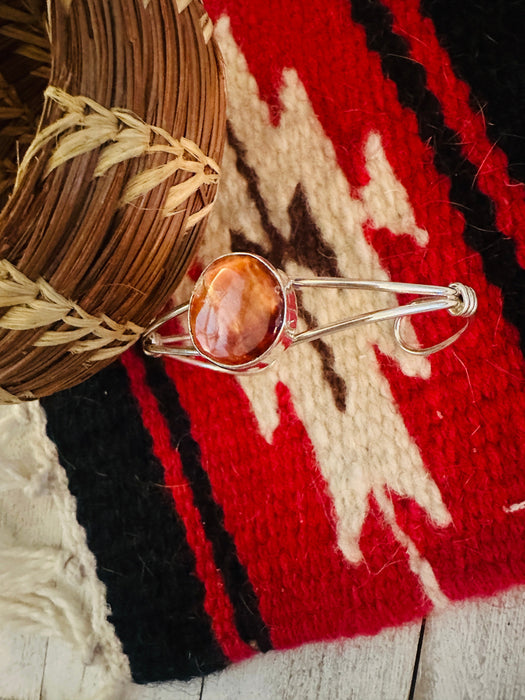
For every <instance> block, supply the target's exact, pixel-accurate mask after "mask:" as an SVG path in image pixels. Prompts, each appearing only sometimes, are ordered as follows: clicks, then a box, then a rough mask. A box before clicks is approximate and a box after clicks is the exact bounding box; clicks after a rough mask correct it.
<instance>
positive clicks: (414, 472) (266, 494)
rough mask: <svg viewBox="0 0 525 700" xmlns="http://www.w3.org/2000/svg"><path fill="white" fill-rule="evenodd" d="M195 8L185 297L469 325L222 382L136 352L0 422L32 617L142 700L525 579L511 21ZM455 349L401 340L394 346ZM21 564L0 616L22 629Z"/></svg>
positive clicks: (314, 355) (414, 13)
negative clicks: (212, 274)
mask: <svg viewBox="0 0 525 700" xmlns="http://www.w3.org/2000/svg"><path fill="white" fill-rule="evenodd" d="M152 1H153V0H152ZM207 10H208V12H209V13H210V15H211V16H212V19H213V20H214V22H215V25H216V30H215V31H216V36H217V38H218V41H219V44H220V47H221V49H222V52H223V55H224V59H225V62H226V67H227V76H228V98H229V107H228V109H229V113H228V120H229V121H228V141H227V147H226V153H225V159H224V164H223V177H222V183H221V189H220V195H219V198H218V201H217V204H216V207H215V209H214V212H213V214H212V216H211V218H210V221H209V225H208V228H207V233H206V238H205V240H204V243H203V246H202V248H201V249H200V250H199V252H198V257H197V260H196V262H195V264H194V266H193V268H192V269H191V270H190V274H189V275H188V279H187V280H186V281H185V282H184V284H183V285H182V288H181V289H180V293H179V294H178V295H177V296H178V299H177V301H181V300H185V299H186V298H187V297H188V294H189V291H190V289H191V285H192V283H193V280H195V279H196V276H197V275H198V274H199V271H200V270H201V269H202V267H203V265H205V264H206V263H208V262H209V261H211V260H212V259H213V258H214V257H216V256H218V255H221V254H223V253H226V252H228V251H230V250H235V251H251V252H255V253H258V254H260V255H263V256H264V257H265V258H267V259H268V260H269V261H270V262H271V263H273V264H274V265H275V266H276V267H279V268H281V269H284V270H285V271H286V272H287V273H288V275H290V276H292V277H294V276H302V277H315V276H344V277H352V278H363V279H382V280H387V279H392V280H397V281H406V282H420V283H426V284H449V283H451V282H454V281H461V282H464V283H466V284H469V285H471V286H472V287H473V288H474V289H475V290H476V292H477V294H478V299H479V310H478V313H477V315H476V316H475V319H474V321H473V322H472V323H471V326H470V328H469V329H468V331H467V333H465V334H464V335H463V336H462V337H461V339H460V340H459V341H458V342H457V343H456V344H455V345H454V346H452V347H451V348H448V349H446V350H444V351H442V352H440V353H438V354H436V355H433V356H432V357H430V358H428V359H427V358H421V357H415V356H410V355H408V354H406V353H404V352H403V351H402V350H400V349H399V348H398V347H397V345H396V344H395V342H394V337H393V332H392V327H391V325H389V324H382V325H369V326H366V327H364V328H362V329H358V330H356V331H352V332H346V333H342V334H339V335H335V336H332V337H329V338H326V339H323V340H322V341H317V342H315V343H312V344H306V345H301V346H299V347H297V348H292V349H291V350H289V351H288V352H287V353H285V354H283V356H282V357H281V358H280V360H279V362H278V364H277V365H276V366H275V368H272V369H270V370H268V371H267V372H266V373H263V374H261V375H256V376H251V377H250V376H249V377H243V378H242V379H237V378H234V377H231V376H228V375H223V374H218V373H214V372H211V371H209V370H205V369H198V368H192V367H190V366H187V365H183V364H180V363H177V362H176V361H173V360H169V359H167V360H166V361H161V360H156V359H151V358H146V357H145V356H144V355H142V354H141V352H140V351H139V350H134V351H130V352H128V353H127V354H126V355H125V356H123V357H122V360H121V361H119V362H116V363H115V364H114V365H112V366H111V367H109V368H108V369H107V370H105V371H103V372H101V373H100V374H98V375H97V376H95V377H93V378H92V379H91V380H89V381H88V382H86V383H85V384H82V385H81V386H78V387H76V388H74V389H71V390H69V391H66V392H63V393H62V394H59V395H56V396H53V397H51V398H48V399H45V400H43V401H42V402H41V407H38V406H37V405H34V404H33V405H28V406H23V407H15V408H9V409H5V412H4V413H3V414H2V416H1V419H2V420H3V421H4V430H3V436H4V437H3V438H2V440H3V443H5V444H3V447H2V450H3V453H4V455H5V459H4V462H5V463H4V465H3V467H4V477H3V482H4V487H5V489H20V490H21V492H23V493H24V494H25V496H24V497H26V498H28V499H30V500H31V502H34V500H35V499H38V498H39V497H52V498H53V499H54V501H53V503H54V511H53V512H54V516H53V517H58V516H57V513H58V514H59V515H60V518H62V525H63V527H64V530H63V532H66V533H67V536H66V535H64V534H62V535H60V536H57V537H56V538H55V540H54V541H53V542H51V543H49V545H48V546H47V548H46V549H45V557H47V559H45V560H46V561H49V566H48V569H46V568H45V567H43V565H41V566H40V568H39V571H40V572H43V571H46V572H47V571H49V573H46V575H44V574H43V573H41V576H42V587H41V589H42V590H43V587H44V580H45V582H47V583H46V585H48V584H49V585H48V588H46V591H47V593H46V594H45V595H46V596H47V597H46V601H47V602H48V605H49V607H48V608H47V609H46V610H47V612H46V614H45V616H44V613H43V612H41V613H40V618H44V620H43V624H45V626H46V628H47V630H48V631H56V630H57V628H60V632H61V633H62V634H63V636H66V637H67V638H69V639H70V641H71V642H72V643H73V644H76V645H77V646H80V647H82V648H83V649H84V652H85V655H86V658H89V657H90V655H91V656H92V657H93V655H95V656H96V655H97V654H99V655H103V656H104V658H105V659H106V661H107V663H108V664H109V665H111V664H113V667H114V668H120V669H122V668H125V667H126V665H127V664H129V668H130V670H131V674H132V676H133V678H134V679H135V680H136V681H138V682H149V681H157V680H166V679H174V678H179V679H184V678H190V677H192V676H194V675H201V674H207V673H209V672H212V671H215V670H217V669H221V668H223V667H225V666H226V665H228V664H229V663H231V662H235V661H238V660H241V659H245V658H247V657H249V656H251V655H253V654H256V653H258V652H265V651H267V650H269V649H284V648H290V647H294V646H297V645H300V644H303V643H306V642H311V641H315V640H329V639H336V638H339V637H350V636H354V635H362V634H374V633H376V632H378V631H379V630H381V629H382V628H384V627H385V626H396V625H401V624H402V623H404V622H406V621H409V620H415V619H418V618H422V617H424V616H426V615H428V614H429V613H431V612H432V611H433V610H436V609H442V608H443V607H445V606H449V605H452V603H453V602H454V601H458V600H461V599H465V598H467V597H471V596H479V595H490V594H493V593H495V592H496V591H499V590H501V589H504V588H506V587H509V586H511V585H513V584H519V583H524V582H525V556H524V554H525V547H524V542H525V470H524V469H523V458H522V454H523V450H524V437H525V424H524V418H523V416H524V415H525V393H524V391H523V388H524V377H525V372H524V370H525V363H524V356H523V351H524V349H525V303H524V302H525V273H524V266H525V238H524V231H525V227H524V224H525V199H524V193H525V188H524V186H523V185H522V184H521V182H523V181H525V166H524V163H525V130H524V125H523V120H522V115H523V108H524V105H525V90H524V87H525V86H524V84H523V83H524V76H523V71H522V70H519V69H518V67H519V64H520V63H521V65H523V43H522V42H521V38H520V36H519V28H520V27H522V26H523V19H524V17H525V3H523V2H518V3H513V4H512V5H510V4H508V3H505V4H504V3H477V2H475V1H474V0H464V1H463V2H461V3H451V2H445V1H444V0H422V2H417V1H416V0H352V1H351V2H349V1H348V0H332V2H330V3H326V2H321V0H308V1H307V2H302V3H296V2H292V1H291V0H270V1H269V2H266V3H247V2H241V1H240V0H209V1H208V2H207ZM325 294H326V296H323V295H319V293H317V294H316V295H313V294H312V295H311V296H306V295H305V296H304V298H303V310H302V314H301V315H302V319H303V322H304V323H305V324H306V323H307V324H312V323H318V322H326V321H327V320H330V319H333V318H335V319H338V318H341V317H344V316H348V315H353V314H358V313H362V312H365V311H370V310H373V309H374V308H382V307H384V306H387V305H390V304H391V303H395V301H396V300H395V299H393V298H390V299H389V298H388V295H386V296H385V295H380V294H378V293H370V292H366V293H344V294H343V293H336V292H332V291H329V292H326V293H325ZM409 325H410V324H409ZM454 328H456V326H454V321H453V320H447V319H446V318H438V319H437V320H436V321H435V322H434V321H429V320H428V319H424V318H418V319H414V321H413V322H411V329H410V332H411V333H412V336H413V338H417V339H418V340H419V341H420V342H423V343H426V342H435V340H436V339H439V338H441V337H444V336H445V335H446V334H447V333H449V332H450V331H451V330H453V329H454ZM44 421H47V424H46V427H45V423H44ZM44 430H47V436H48V437H46V435H45V433H44ZM6 431H11V432H10V435H11V438H10V440H7V438H5V435H6V434H7V433H6ZM17 431H18V432H17ZM13 436H15V437H13ZM16 436H18V437H16ZM53 443H54V445H53ZM55 445H56V450H55ZM30 464H34V465H36V467H35V469H36V471H35V469H30V468H29V467H28V465H30ZM64 470H65V472H64ZM66 475H67V480H66ZM68 488H69V491H68V490H67V489H68ZM39 494H44V495H41V496H39ZM60 518H59V519H60ZM75 519H76V520H75ZM76 521H78V523H79V524H80V526H82V528H83V529H80V528H79V527H78V526H77V524H76ZM8 544H9V543H5V546H4V555H3V556H4V557H5V558H6V560H7V558H8V557H9V556H13V557H14V556H15V554H16V551H17V550H16V546H19V542H17V541H13V542H11V545H10V546H11V549H9V547H8ZM15 545H16V546H15ZM26 545H27V546H29V541H28V542H26ZM35 556H36V555H35ZM41 557H44V554H41ZM60 557H61V558H60ZM15 558H16V557H15ZM21 560H22V554H20V557H19V558H18V559H16V561H18V562H19V563H18V564H17V566H18V567H20V566H25V567H26V568H30V565H29V564H27V563H24V564H20V561H21ZM13 561H14V560H13ZM23 561H26V560H23ZM39 561H40V560H39ZM42 561H43V559H42ZM57 562H58V563H57ZM34 566H36V564H35V565H34ZM15 568H16V567H15V565H14V564H13V566H12V571H13V573H12V574H11V578H10V579H9V581H10V589H9V590H10V591H11V593H7V592H6V587H7V584H6V583H5V580H6V578H5V576H7V574H5V576H4V579H1V576H0V580H3V581H4V583H2V585H3V588H2V590H1V591H0V592H1V594H2V596H3V597H1V601H2V602H0V616H2V614H3V616H4V617H10V619H16V620H17V621H18V622H20V621H23V619H24V615H27V614H28V613H27V611H30V613H31V614H32V615H33V618H32V619H36V617H37V615H36V612H35V610H36V609H37V608H38V606H39V603H38V602H37V601H35V600H33V599H32V598H30V596H29V593H28V595H27V596H26V597H24V595H25V594H24V589H23V581H25V579H23V577H22V574H20V575H15V573H14V571H15ZM17 570H19V569H17ZM24 570H25V569H24ZM70 570H71V571H70ZM5 571H7V569H6V570H5ZM64 571H66V573H67V572H70V573H68V574H67V576H66V575H65V574H64ZM61 572H62V573H61ZM30 573H31V572H28V573H27V576H28V577H29V576H30ZM13 586H15V587H17V593H16V595H15V593H13V592H12V591H13ZM59 593H60V596H62V597H61V598H60V600H59V601H58V602H57V600H58V596H59ZM9 595H11V599H10V600H8V598H9ZM41 595H42V596H44V593H42V592H41ZM82 596H83V597H82ZM82 601H83V602H82ZM86 601H88V602H89V604H87V603H86ZM15 603H16V605H18V607H17V609H16V610H17V612H16V614H15V613H13V611H12V610H13V605H15ZM10 606H11V607H10ZM53 606H55V607H53ZM106 606H107V607H106ZM55 608H56V610H55ZM57 610H58V612H57ZM59 612H61V613H62V614H61V615H60V614H59ZM66 612H67V614H65V613H66Z"/></svg>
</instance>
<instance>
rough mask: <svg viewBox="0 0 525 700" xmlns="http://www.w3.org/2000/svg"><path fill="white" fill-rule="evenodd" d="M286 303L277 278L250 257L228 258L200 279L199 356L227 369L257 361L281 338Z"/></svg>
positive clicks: (195, 298)
mask: <svg viewBox="0 0 525 700" xmlns="http://www.w3.org/2000/svg"><path fill="white" fill-rule="evenodd" d="M284 311H285V302H284V295H283V290H282V287H281V285H280V283H279V279H278V277H277V274H276V273H275V272H273V271H272V269H270V268H269V267H268V266H267V265H266V264H265V263H264V262H263V261H262V260H261V259H259V258H257V257H255V256H253V255H250V254H248V253H234V254H232V255H226V256H223V257H222V258H219V259H218V260H215V261H214V262H212V263H211V264H210V265H209V266H208V267H207V268H206V269H205V270H204V272H203V273H202V275H201V276H200V277H199V279H198V281H197V284H196V285H195V288H194V290H193V294H192V297H191V301H190V307H189V327H190V332H191V335H192V339H193V342H194V344H195V346H196V347H197V349H198V350H199V352H201V353H202V354H203V355H204V356H205V357H207V358H208V359H210V360H212V361H215V362H217V363H219V364H222V365H227V366H239V365H245V364H248V363H251V362H254V361H256V360H257V359H258V358H259V357H261V355H262V354H263V353H264V352H266V350H268V349H269V348H270V347H271V346H272V344H273V343H274V341H275V340H276V338H277V337H278V335H279V333H280V331H281V328H282V325H283V322H284Z"/></svg>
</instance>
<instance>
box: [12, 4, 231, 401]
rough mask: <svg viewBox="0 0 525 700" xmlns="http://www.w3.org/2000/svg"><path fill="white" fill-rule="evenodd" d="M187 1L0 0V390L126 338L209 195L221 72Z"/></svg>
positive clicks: (87, 363) (119, 348)
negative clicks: (44, 0) (44, 1)
mask: <svg viewBox="0 0 525 700" xmlns="http://www.w3.org/2000/svg"><path fill="white" fill-rule="evenodd" d="M211 29H212V27H211V22H210V20H209V18H208V16H207V15H206V13H205V12H204V10H203V8H202V6H201V5H200V4H199V3H198V2H197V0H111V1H110V0H50V1H49V2H48V3H47V6H46V4H43V3H41V2H40V0H36V1H35V0H27V2H26V3H21V2H20V0H19V1H18V2H16V0H9V2H6V0H0V96H1V101H0V204H1V206H2V211H1V213H0V402H2V403H13V402H18V401H21V400H28V399H35V398H38V397H41V396H46V395H49V394H51V393H53V392H56V391H59V390H60V389H64V388H66V387H69V386H72V385H74V384H77V383H79V382H81V381H83V380H84V379H86V378H87V377H89V376H90V375H92V374H93V373H94V372H96V371H98V370H99V369H101V368H102V367H104V366H105V365H107V364H109V363H110V362H111V361H113V360H114V359H115V358H116V357H117V356H118V355H119V354H120V353H122V352H123V351H124V350H125V349H127V348H128V347H129V346H131V345H132V344H133V343H135V342H136V341H137V340H138V339H139V338H140V336H141V334H142V332H143V330H144V328H145V326H147V325H148V324H149V323H150V322H151V321H152V319H153V318H154V316H155V315H156V313H158V312H159V310H160V309H161V308H162V307H163V306H164V305H165V304H166V303H167V301H168V299H169V297H170V295H171V294H172V293H173V291H174V290H175V288H176V287H177V285H178V284H179V282H180V280H181V277H182V275H183V274H184V272H185V270H186V269H187V267H188V264H189V262H190V261H191V257H192V254H193V253H194V251H195V248H196V246H197V243H198V241H199V237H200V234H201V232H202V230H203V227H204V223H205V219H206V216H207V214H208V213H209V210H210V208H211V207H212V205H213V201H214V199H215V196H216V192H217V184H218V179H219V163H220V159H221V156H222V149H223V143H224V133H225V95H224V74H223V69H222V64H221V60H220V57H219V55H218V51H217V47H216V45H215V43H214V40H213V38H212V36H211Z"/></svg>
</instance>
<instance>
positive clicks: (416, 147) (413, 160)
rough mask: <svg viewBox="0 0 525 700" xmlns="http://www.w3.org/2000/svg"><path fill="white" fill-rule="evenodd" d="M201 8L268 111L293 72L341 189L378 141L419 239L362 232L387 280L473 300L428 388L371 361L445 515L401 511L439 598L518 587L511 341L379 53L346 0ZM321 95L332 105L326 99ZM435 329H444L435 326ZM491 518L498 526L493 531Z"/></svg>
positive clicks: (516, 412)
mask: <svg viewBox="0 0 525 700" xmlns="http://www.w3.org/2000/svg"><path fill="white" fill-rule="evenodd" d="M209 6H210V11H212V12H213V14H214V15H215V17H217V16H218V15H220V13H221V11H227V12H228V15H229V16H230V19H231V26H232V31H233V34H234V36H235V38H236V40H237V42H238V43H239V44H240V46H241V48H242V50H243V52H244V53H245V56H246V58H247V61H248V65H249V68H250V71H251V72H252V73H253V74H254V76H255V77H256V79H257V82H258V84H259V88H260V93H261V96H262V97H263V98H264V99H266V100H267V101H268V102H269V104H270V106H271V108H272V109H273V112H274V114H275V113H276V108H277V107H278V93H279V88H280V84H281V76H282V70H283V68H285V67H289V66H293V67H294V68H295V69H296V70H297V72H298V74H299V77H300V78H301V80H302V82H303V84H304V85H305V87H306V90H307V92H308V95H309V97H310V100H311V102H312V105H313V109H314V112H315V113H316V114H317V115H319V119H320V120H321V123H322V125H323V128H324V129H325V132H326V133H327V134H328V136H329V137H330V138H331V139H332V140H333V141H334V143H335V144H336V149H337V155H338V158H339V163H340V165H341V167H342V169H343V171H344V172H345V174H346V176H347V178H348V181H349V183H350V186H351V187H352V188H355V187H356V186H359V185H361V184H363V183H364V182H365V181H366V178H367V175H366V171H365V169H364V162H363V143H364V140H365V138H366V136H367V135H368V134H369V132H370V131H372V130H375V131H379V132H380V133H381V136H382V140H383V145H384V148H385V152H386V154H387V158H388V160H389V162H390V164H391V165H392V167H393V168H394V171H395V173H396V175H397V177H398V178H399V179H400V181H401V182H402V184H403V186H404V187H405V189H406V190H407V192H408V195H409V198H410V201H411V204H412V207H413V209H414V214H415V218H416V221H417V223H418V225H419V226H420V227H422V228H425V229H426V230H427V231H428V232H429V237H430V240H429V243H428V245H427V246H425V247H420V246H418V245H417V244H416V243H415V242H414V241H413V240H412V239H411V238H408V237H405V238H403V237H400V236H397V237H393V236H392V237H390V236H383V235H381V236H374V235H371V238H370V240H371V242H372V243H373V244H374V246H375V248H376V250H377V251H378V254H379V257H380V259H381V260H382V262H383V264H384V266H385V267H386V268H387V269H388V271H389V273H390V275H391V277H392V278H393V279H399V280H405V281H420V282H427V283H434V284H436V283H443V282H445V283H447V282H450V281H453V280H454V279H460V280H462V281H464V282H466V283H467V284H471V285H472V286H473V287H474V288H475V289H476V291H477V292H478V296H479V301H480V307H479V312H478V314H477V316H476V318H475V320H474V322H473V324H472V327H471V329H470V330H469V332H468V334H467V335H465V336H464V337H463V338H462V340H461V341H460V343H459V344H458V345H457V346H456V347H455V348H453V349H451V350H448V351H446V352H443V353H440V354H438V355H436V356H434V357H433V358H432V360H431V361H432V368H433V371H432V378H431V379H430V380H429V381H418V380H415V379H410V378H407V377H405V376H403V375H401V374H400V372H399V370H398V368H397V367H396V366H394V365H393V364H392V363H390V362H387V361H385V362H384V371H385V373H386V374H387V376H388V378H389V380H390V382H391V385H392V390H393V392H394V395H395V396H396V398H397V401H398V403H399V408H400V410H401V413H402V415H403V417H404V419H405V422H406V424H407V427H408V428H409V430H410V432H411V434H412V436H413V438H414V440H415V441H416V443H417V444H418V446H419V448H420V450H421V453H422V457H423V460H424V462H425V464H426V465H427V467H428V469H429V471H430V472H431V474H432V476H433V478H434V479H435V480H436V482H437V483H438V485H439V487H440V489H441V492H442V494H443V496H444V499H445V502H446V504H447V506H448V508H449V510H450V512H451V515H452V517H453V520H454V525H453V527H452V528H451V529H446V530H440V531H436V530H435V529H433V528H432V527H431V526H430V524H429V522H428V519H427V518H426V517H425V516H423V514H421V513H418V512H417V508H416V506H415V505H414V504H412V503H408V504H405V508H406V510H407V512H408V513H409V515H410V519H409V521H407V523H406V525H407V527H409V530H408V532H409V534H411V536H412V537H413V538H414V539H415V540H416V541H417V542H418V546H419V547H420V551H421V552H422V553H423V554H424V555H425V556H427V557H428V558H429V559H430V560H431V563H432V564H433V567H434V569H435V572H436V574H437V575H438V579H439V580H440V582H441V585H442V586H443V587H444V588H445V591H446V592H447V593H448V594H449V595H450V596H451V597H455V598H459V597H465V596H467V595H472V594H475V593H478V592H479V593H483V592H486V591H487V590H489V589H491V590H496V589H497V588H499V587H503V586H505V585H508V584H509V583H511V582H512V581H515V580H522V578H523V569H524V568H525V563H524V562H525V558H524V557H523V553H522V549H521V548H522V547H523V541H524V537H523V535H524V534H525V533H524V529H523V522H522V520H523V516H522V515H520V514H519V513H514V514H508V513H506V511H504V510H503V509H504V508H505V507H506V506H508V505H510V504H511V503H515V502H519V501H522V500H524V499H525V472H524V470H523V468H522V467H521V456H520V455H521V443H522V439H523V434H524V431H525V423H524V421H525V418H524V416H525V395H524V392H523V386H524V383H525V374H524V364H523V358H522V356H521V353H520V352H519V349H518V335H517V332H516V330H515V329H514V327H512V326H510V325H509V324H508V323H507V322H506V321H505V320H504V319H503V318H502V316H501V298H500V293H499V290H497V289H495V288H494V287H492V286H490V285H488V284H487V281H486V279H485V276H484V273H483V269H482V262H481V259H480V257H479V255H478V254H477V253H474V252H472V251H471V250H470V249H468V248H467V247H466V245H465V243H464V240H463V229H464V220H463V216H462V215H461V213H460V212H459V211H458V210H457V209H456V208H454V207H452V205H451V203H450V201H449V189H450V183H449V180H448V178H446V177H445V176H441V175H440V174H439V173H437V172H436V170H435V167H434V165H433V152H432V150H431V149H430V147H428V146H427V145H426V144H423V143H422V142H421V140H420V138H419V135H418V128H417V122H416V119H415V116H414V114H413V113H412V112H411V111H410V110H408V109H403V108H401V106H400V105H399V102H398V100H397V94H396V88H395V85H394V84H393V83H392V82H391V81H390V80H386V79H385V78H384V76H383V74H382V70H381V65H380V60H379V57H378V56H377V55H376V54H374V53H370V52H368V51H367V49H366V44H365V36H364V31H363V29H362V28H361V27H360V26H355V25H354V24H353V23H352V22H351V20H350V17H349V12H350V10H349V5H347V3H346V2H335V3H332V4H331V5H330V6H328V7H327V5H326V3H324V2H322V0H317V1H314V2H312V3H311V14H310V16H309V17H308V18H307V17H306V16H305V13H303V12H302V10H297V9H295V8H294V3H289V2H280V1H279V2H277V1H273V2H270V3H269V4H265V5H264V9H262V8H261V7H259V6H258V5H252V4H250V5H249V6H247V5H246V4H245V3H243V2H241V0H211V1H210V2H209ZM326 45H329V46H330V52H331V60H330V61H329V62H328V61H326V60H325V58H326V57H325V53H324V47H325V46H326ZM262 53H264V56H265V59H264V60H261V54H262ZM332 94H337V96H338V98H337V100H331V99H330V96H331V95H332ZM341 105H344V106H345V108H344V109H341ZM343 144H344V145H343ZM418 328H419V329H420V331H421V332H422V330H421V325H418ZM440 329H441V332H443V331H444V330H445V329H446V326H443V325H441V324H438V331H439V330H440ZM449 389H450V391H449ZM480 487H482V488H481V490H480ZM487 489H488V491H487ZM487 493H488V494H490V496H489V497H487V495H486V494H487ZM480 494H484V495H483V496H481V495H480ZM400 517H402V514H400ZM407 517H408V516H407ZM495 520H496V521H497V522H499V523H501V526H498V527H495V526H493V523H494V521H495ZM480 523H481V525H480ZM509 535H511V539H510V540H509V539H508V536H509ZM513 543H514V544H515V545H516V549H515V550H514V551H515V553H516V556H513V555H512V551H513V546H514V545H513ZM476 567H477V573H476V575H474V574H473V572H474V571H476ZM394 590H396V587H395V586H394Z"/></svg>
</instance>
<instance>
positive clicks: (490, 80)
mask: <svg viewBox="0 0 525 700" xmlns="http://www.w3.org/2000/svg"><path fill="white" fill-rule="evenodd" d="M421 9H422V11H423V12H424V13H425V14H426V15H427V16H429V17H430V18H431V19H432V21H433V22H434V26H435V28H436V33H437V36H438V39H439V41H440V43H441V45H442V46H443V48H445V49H446V51H447V52H448V54H449V56H450V58H451V60H452V64H453V66H454V68H455V70H456V73H457V74H458V75H459V76H460V77H461V78H462V79H463V80H464V81H465V82H467V83H468V84H469V85H470V87H471V88H472V90H473V94H474V101H473V105H472V106H473V108H474V109H475V110H479V109H480V108H482V109H483V113H484V115H485V119H486V122H487V130H488V133H489V136H490V138H491V139H492V140H493V141H494V142H497V144H498V146H499V147H500V148H502V149H503V150H504V151H505V152H506V154H507V156H508V158H509V169H510V173H511V175H512V176H513V177H515V178H516V179H517V180H521V181H522V182H525V117H524V114H523V109H524V106H525V41H524V40H523V34H524V32H525V0H507V1H506V2H498V1H497V0H461V1H460V2H451V1H450V0H422V2H421Z"/></svg>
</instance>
